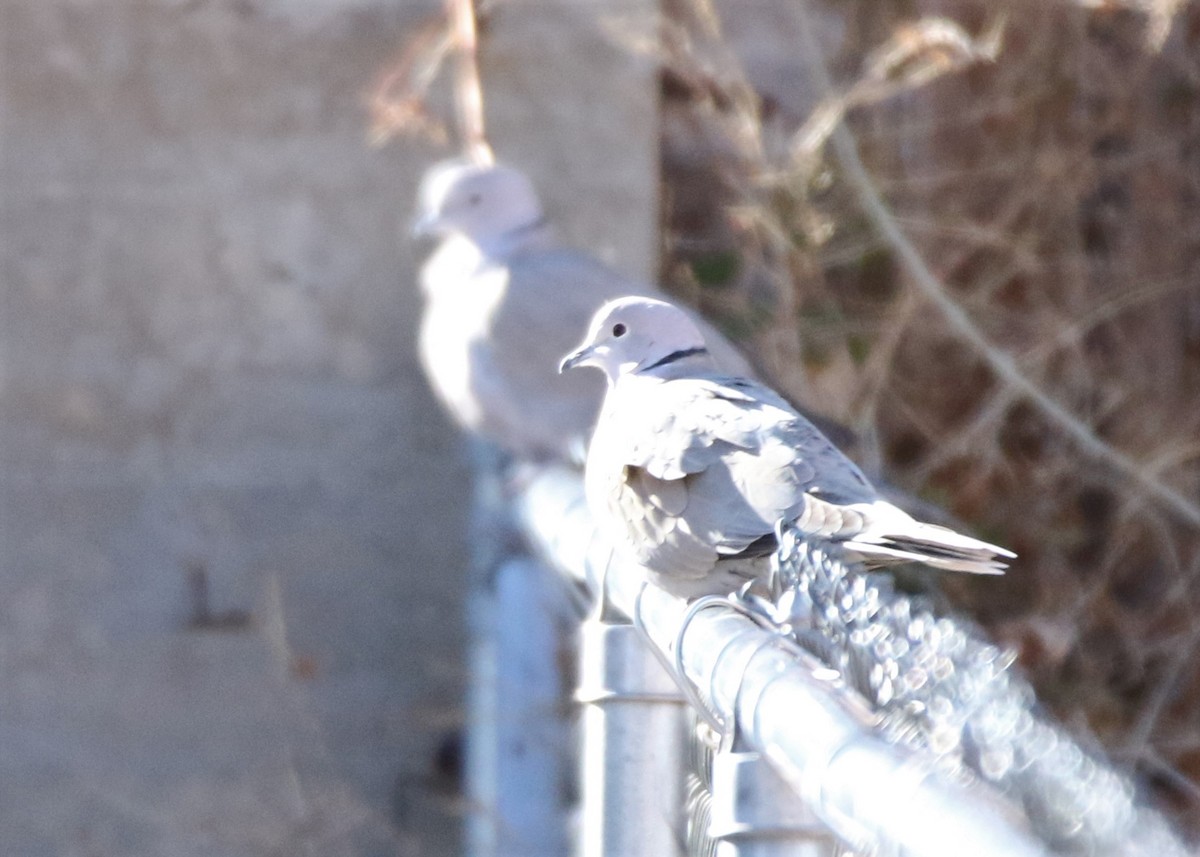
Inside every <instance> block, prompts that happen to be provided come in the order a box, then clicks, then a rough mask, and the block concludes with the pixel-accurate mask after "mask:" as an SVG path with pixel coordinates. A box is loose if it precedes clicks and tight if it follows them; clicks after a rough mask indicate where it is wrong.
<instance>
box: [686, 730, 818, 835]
mask: <svg viewBox="0 0 1200 857" xmlns="http://www.w3.org/2000/svg"><path fill="white" fill-rule="evenodd" d="M711 807H712V821H711V822H710V824H709V827H708V833H709V836H710V837H712V838H713V839H715V840H717V852H716V857H833V855H835V854H837V853H838V851H837V849H838V847H839V846H838V843H837V840H836V839H835V838H834V837H833V834H832V833H830V831H829V828H828V827H827V826H826V825H825V824H823V823H822V822H821V821H820V820H819V819H818V818H817V816H816V815H815V814H814V813H813V812H812V810H811V809H809V808H808V807H807V806H806V805H805V804H804V803H802V802H801V801H799V800H797V799H796V792H795V791H794V790H793V789H792V787H791V786H790V785H788V784H787V783H786V782H784V780H783V778H782V777H780V776H779V774H778V773H777V772H776V771H775V769H774V768H772V767H771V765H770V763H769V762H767V760H766V759H764V758H763V756H762V754H761V753H756V752H738V751H735V750H722V751H720V752H718V753H717V754H716V756H715V757H714V758H713V765H712V804H711Z"/></svg>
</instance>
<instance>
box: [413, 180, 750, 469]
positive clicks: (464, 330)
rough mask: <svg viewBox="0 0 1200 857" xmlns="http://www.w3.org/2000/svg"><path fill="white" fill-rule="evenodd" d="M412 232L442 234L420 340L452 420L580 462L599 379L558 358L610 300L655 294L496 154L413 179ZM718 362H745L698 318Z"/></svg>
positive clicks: (730, 367)
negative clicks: (571, 240) (554, 218)
mask: <svg viewBox="0 0 1200 857" xmlns="http://www.w3.org/2000/svg"><path fill="white" fill-rule="evenodd" d="M414 231H415V232H417V233H420V234H427V235H435V236H438V237H439V238H441V243H440V245H439V246H438V247H437V249H436V250H435V251H434V253H433V254H432V255H431V256H430V258H429V260H428V261H427V262H426V263H425V266H424V268H423V269H422V271H421V286H422V289H423V291H424V294H425V310H424V315H423V317H422V319H421V331H420V341H419V350H420V356H421V362H422V365H423V367H424V369H425V374H426V376H427V377H428V378H429V381H430V384H431V386H432V387H433V389H434V391H435V393H436V394H437V396H438V398H439V399H440V400H441V401H442V403H443V404H444V405H445V407H446V408H447V409H448V410H449V411H450V413H451V415H452V416H453V417H454V418H455V419H456V420H457V421H458V423H459V424H460V425H462V426H463V427H464V428H466V429H469V430H470V431H473V432H476V433H478V434H481V435H483V436H485V437H488V438H489V439H491V440H493V441H495V442H497V443H498V444H499V445H501V446H502V447H504V448H505V449H507V450H508V451H509V452H511V453H513V454H514V455H517V456H520V457H524V458H533V459H547V458H549V459H557V460H573V461H576V462H581V461H582V458H583V451H584V449H585V447H586V444H587V439H588V437H589V436H590V434H591V429H592V426H593V425H594V423H595V418H596V414H597V413H598V411H599V409H600V402H601V400H602V398H603V385H602V384H601V383H600V379H599V378H581V377H578V376H575V377H570V378H563V377H560V376H559V374H558V373H557V372H556V369H557V366H558V360H559V358H560V357H561V356H562V354H563V352H565V351H566V350H567V349H568V348H569V347H570V346H571V345H572V344H573V343H574V341H575V338H576V337H577V336H578V333H579V331H580V330H582V329H584V327H585V326H586V325H587V323H588V320H589V319H590V318H591V317H592V313H593V312H595V310H596V309H597V308H598V307H599V306H600V305H601V304H603V303H604V302H605V301H607V300H611V299H613V298H616V297H619V296H621V295H627V294H635V295H645V296H650V297H661V296H662V293H661V292H659V291H658V290H657V289H655V288H653V287H652V286H648V285H645V284H642V283H637V282H635V281H632V280H629V279H626V278H625V277H622V276H621V275H620V274H618V273H616V272H615V271H613V270H612V269H610V268H608V267H607V266H605V265H604V264H603V263H601V262H599V261H598V260H596V259H594V258H592V257H591V256H588V255H586V254H584V253H581V252H578V251H575V250H571V249H569V248H567V247H564V246H563V245H562V244H561V243H559V241H558V240H557V239H556V237H555V235H554V232H553V230H552V228H551V227H550V226H549V224H548V223H547V221H546V217H545V215H544V213H543V211H542V205H541V202H540V201H539V200H538V197H537V194H536V193H535V191H534V189H533V186H532V184H531V183H530V182H529V180H528V179H527V178H526V177H525V176H524V175H523V174H522V173H521V172H519V171H518V170H516V169H513V168H512V167H507V166H502V165H481V164H472V163H467V162H464V161H447V162H444V163H441V164H438V165H435V166H434V167H432V168H431V169H430V170H429V171H428V172H427V173H426V174H425V176H424V178H423V180H422V182H421V188H420V198H419V211H418V220H417V222H416V224H415V225H414ZM696 321H697V324H699V325H700V327H701V329H702V330H704V332H705V336H706V337H707V338H708V341H709V343H710V345H711V347H712V350H713V354H714V356H715V357H716V358H717V362H718V364H719V365H720V366H721V367H722V368H723V369H725V370H727V371H730V372H736V373H739V374H746V373H748V372H750V371H751V370H750V369H749V366H748V364H747V363H746V361H745V359H744V358H742V357H741V355H740V354H738V353H737V351H736V349H734V347H733V346H732V345H730V344H729V343H728V342H727V341H726V340H725V339H724V338H723V337H722V336H721V335H720V334H719V333H717V332H716V331H715V330H714V329H713V328H711V327H710V326H708V325H707V324H705V323H704V322H703V321H701V320H699V319H696Z"/></svg>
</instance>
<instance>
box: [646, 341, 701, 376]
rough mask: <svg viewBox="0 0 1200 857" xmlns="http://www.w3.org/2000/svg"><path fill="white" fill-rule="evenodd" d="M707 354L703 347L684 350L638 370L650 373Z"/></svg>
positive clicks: (672, 353)
mask: <svg viewBox="0 0 1200 857" xmlns="http://www.w3.org/2000/svg"><path fill="white" fill-rule="evenodd" d="M707 353H708V349H707V348H705V347H704V346H703V345H700V346H697V347H696V348H683V349H680V350H679V351H672V352H671V353H670V354H668V355H667V356H666V357H664V358H663V359H661V360H659V361H656V362H654V363H651V364H650V365H649V366H643V367H642V368H640V369H638V371H639V372H649V371H650V370H651V369H657V368H658V367H660V366H666V365H668V364H670V363H674V362H676V361H677V360H682V359H684V358H685V357H694V356H696V355H697V354H707Z"/></svg>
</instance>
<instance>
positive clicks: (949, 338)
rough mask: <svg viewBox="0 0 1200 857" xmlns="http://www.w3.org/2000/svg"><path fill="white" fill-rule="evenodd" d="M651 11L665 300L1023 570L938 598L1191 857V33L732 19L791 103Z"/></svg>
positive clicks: (1036, 8) (841, 11) (1172, 6)
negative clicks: (766, 58) (1095, 746)
mask: <svg viewBox="0 0 1200 857" xmlns="http://www.w3.org/2000/svg"><path fill="white" fill-rule="evenodd" d="M664 9H665V11H666V20H665V21H664V24H663V44H662V50H663V72H662V88H663V126H662V128H663V132H662V152H663V166H664V172H663V207H662V208H663V218H664V224H663V236H664V239H663V240H664V247H663V250H664V252H663V278H664V280H666V281H667V282H668V283H669V284H670V285H671V287H672V288H673V289H674V290H675V291H677V292H680V293H683V294H685V295H686V296H687V297H688V298H689V299H691V300H694V301H695V302H697V303H699V304H700V305H701V306H703V307H704V308H705V309H706V310H707V311H708V312H709V313H710V314H712V315H713V316H714V317H716V318H717V319H718V320H719V321H720V322H721V323H723V324H724V325H725V327H726V328H727V330H728V331H729V332H730V333H731V334H732V335H733V336H735V337H739V338H740V339H741V341H742V342H743V344H744V345H746V346H747V347H748V349H749V350H750V351H751V352H752V353H753V354H754V355H755V358H756V359H757V361H758V362H759V364H760V365H761V366H762V368H763V370H764V372H765V373H766V374H767V375H768V376H769V377H770V378H771V379H772V380H773V381H774V382H775V383H776V384H777V385H778V386H780V387H781V388H782V389H784V390H785V391H787V392H788V393H789V394H790V395H792V396H793V397H795V398H796V399H797V400H799V401H802V402H804V403H805V404H807V405H809V406H812V407H814V408H815V409H817V410H820V411H824V412H825V413H826V414H828V415H830V416H833V417H835V418H837V419H839V420H842V421H844V422H845V423H847V424H848V425H850V426H851V427H852V428H853V429H854V430H855V431H856V432H857V434H858V435H859V438H860V443H859V447H858V449H857V450H856V453H857V457H858V458H859V460H860V461H861V462H862V463H863V464H865V465H866V466H868V467H869V468H872V469H875V470H877V471H878V472H881V473H883V474H885V475H886V478H887V479H888V480H889V481H891V482H893V483H895V484H896V485H898V486H900V487H902V488H904V489H907V490H909V491H911V492H914V493H915V494H917V495H919V496H920V497H922V498H925V499H927V500H930V501H931V502H935V503H937V504H940V505H943V506H945V507H946V508H947V509H948V510H949V511H950V512H951V514H953V515H954V516H956V517H957V518H958V519H960V520H962V521H965V522H968V523H969V524H970V526H971V527H972V528H973V529H974V531H975V532H977V533H978V534H980V535H981V536H983V537H985V538H988V539H992V540H995V541H997V542H998V543H1000V544H1004V545H1007V546H1009V547H1011V548H1013V549H1014V550H1016V551H1017V552H1018V553H1019V554H1020V558H1019V559H1018V561H1017V562H1016V564H1015V565H1014V567H1013V569H1012V570H1011V572H1010V573H1009V574H1008V575H1007V576H1006V577H1005V578H1003V579H1000V580H996V579H963V578H951V577H946V578H943V580H942V581H941V582H942V583H943V586H944V589H945V590H946V591H947V592H948V594H949V596H950V597H951V598H952V599H953V600H954V601H955V602H956V604H957V605H958V606H959V607H960V608H962V609H964V610H967V611H969V612H970V613H971V614H973V615H974V616H976V617H977V618H978V619H979V620H980V621H981V622H983V623H984V624H985V625H986V626H987V627H988V628H989V630H990V631H991V633H992V634H993V635H994V636H995V637H996V638H997V639H998V640H999V641H1001V642H1003V643H1006V644H1008V645H1010V646H1012V647H1013V648H1014V649H1015V650H1016V651H1017V652H1018V653H1019V656H1020V660H1021V663H1022V664H1023V666H1024V668H1025V670H1026V671H1027V672H1028V674H1029V675H1030V677H1031V678H1032V680H1033V681H1034V683H1035V685H1036V686H1037V689H1038V691H1039V694H1040V695H1041V698H1042V699H1043V701H1044V702H1045V703H1046V704H1047V705H1049V706H1050V707H1051V708H1052V709H1053V710H1054V711H1055V713H1056V714H1057V715H1058V716H1059V717H1060V718H1061V719H1062V720H1063V721H1064V722H1066V723H1068V724H1076V725H1077V726H1080V727H1086V728H1087V729H1088V730H1090V731H1091V732H1093V733H1094V734H1096V735H1097V736H1099V738H1100V739H1101V740H1102V742H1103V743H1104V744H1105V745H1106V748H1107V750H1108V752H1109V754H1110V755H1111V756H1112V757H1114V758H1115V759H1117V760H1118V761H1121V762H1124V763H1126V764H1128V765H1130V766H1131V767H1135V768H1136V769H1137V770H1139V772H1140V773H1142V774H1143V775H1144V777H1145V778H1146V780H1147V781H1148V782H1149V783H1151V785H1152V786H1153V788H1154V790H1155V793H1156V795H1157V796H1158V797H1159V798H1161V799H1162V801H1163V803H1164V805H1165V806H1166V807H1167V808H1168V809H1170V810H1172V811H1174V813H1175V814H1176V817H1177V818H1178V819H1179V820H1180V821H1181V822H1182V823H1184V824H1185V825H1187V826H1190V828H1191V830H1192V832H1193V833H1195V832H1200V657H1198V656H1197V652H1198V651H1200V550H1198V548H1200V9H1197V8H1196V6H1195V5H1194V4H1187V3H1182V2H1178V0H1175V2H1169V0H1168V1H1167V2H1137V3H1134V2H1128V3H1122V2H1115V0H1114V2H1103V3H1100V2H1084V1H1083V0H1080V2H1069V0H1056V2H1042V0H1006V2H1002V3H996V2H983V0H942V2H936V3H935V2H919V0H909V2H904V0H895V2H881V0H838V2H834V0H830V2H826V3H816V2H813V3H798V2H795V0H777V2H774V3H754V4H737V5H736V14H737V15H739V16H754V15H763V16H769V17H768V20H767V22H766V26H769V27H771V29H772V32H773V36H772V41H777V42H778V43H779V44H784V45H787V44H791V45H793V46H794V48H793V50H794V62H793V63H792V65H791V68H792V69H794V75H793V79H792V81H791V82H790V83H789V82H788V81H787V75H786V74H785V75H778V74H777V76H776V79H775V80H772V79H771V77H770V75H769V74H762V73H761V67H762V66H763V65H764V63H762V62H759V63H758V67H759V68H760V73H759V74H758V75H757V76H752V75H751V74H750V73H748V72H747V68H749V67H750V66H751V65H752V61H753V60H754V59H756V58H757V59H761V57H756V56H755V52H756V51H762V50H763V46H762V44H761V43H756V41H755V39H754V38H752V37H750V36H747V35H746V34H747V33H753V32H754V29H753V28H752V27H747V26H746V24H745V21H744V20H743V21H739V22H736V23H737V24H738V25H737V26H736V27H733V26H729V25H730V24H731V22H730V21H723V20H722V19H721V17H720V14H726V15H732V14H734V13H735V7H734V6H732V5H731V6H729V7H725V6H720V7H719V11H718V7H717V6H716V4H713V5H710V4H709V2H707V0H667V2H666V3H665V5H664ZM829 21H837V22H839V23H838V24H837V25H835V26H830V25H829V24H828V22H829ZM822 22H824V23H822ZM739 33H740V34H741V35H738V34H739ZM831 34H832V35H833V36H834V37H835V38H830V35H831ZM818 46H819V48H818ZM822 53H823V54H824V57H823V60H824V62H822V57H821V56H820V54H822ZM775 67H776V68H778V64H776V66H775ZM826 74H828V78H827V79H826V78H825V75H826ZM781 80H782V81H783V82H784V83H785V84H786V86H791V87H795V88H796V89H797V90H802V91H803V94H804V96H805V97H806V98H807V103H805V97H791V95H792V94H793V93H789V91H788V90H787V89H786V87H785V88H783V89H781V88H780V87H779V83H780V81H781ZM843 119H844V123H843V122H842V121H841V120H843ZM839 127H840V128H842V129H843V130H841V131H838V130H836V129H838V128H839ZM847 130H848V132H849V133H848V134H847V133H846V131H847ZM839 134H840V135H841V136H840V137H839ZM858 158H861V165H862V166H865V172H859V171H856V167H855V164H856V160H857V159H858ZM872 198H874V199H875V200H876V201H878V202H881V203H882V206H881V209H882V212H881V210H875V209H873V208H872V205H871V199H872ZM881 224H882V225H881ZM887 226H890V228H891V229H892V230H894V231H893V232H889V231H888V229H887V228H885V227H887Z"/></svg>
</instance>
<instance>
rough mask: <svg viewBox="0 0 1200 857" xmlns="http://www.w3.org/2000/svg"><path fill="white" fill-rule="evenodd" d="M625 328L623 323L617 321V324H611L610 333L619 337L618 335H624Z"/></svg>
mask: <svg viewBox="0 0 1200 857" xmlns="http://www.w3.org/2000/svg"><path fill="white" fill-rule="evenodd" d="M626 330H627V328H626V327H625V325H623V324H621V323H620V322H618V323H617V324H614V325H613V329H612V334H613V336H616V337H618V338H619V337H622V336H624V335H625V331H626Z"/></svg>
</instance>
